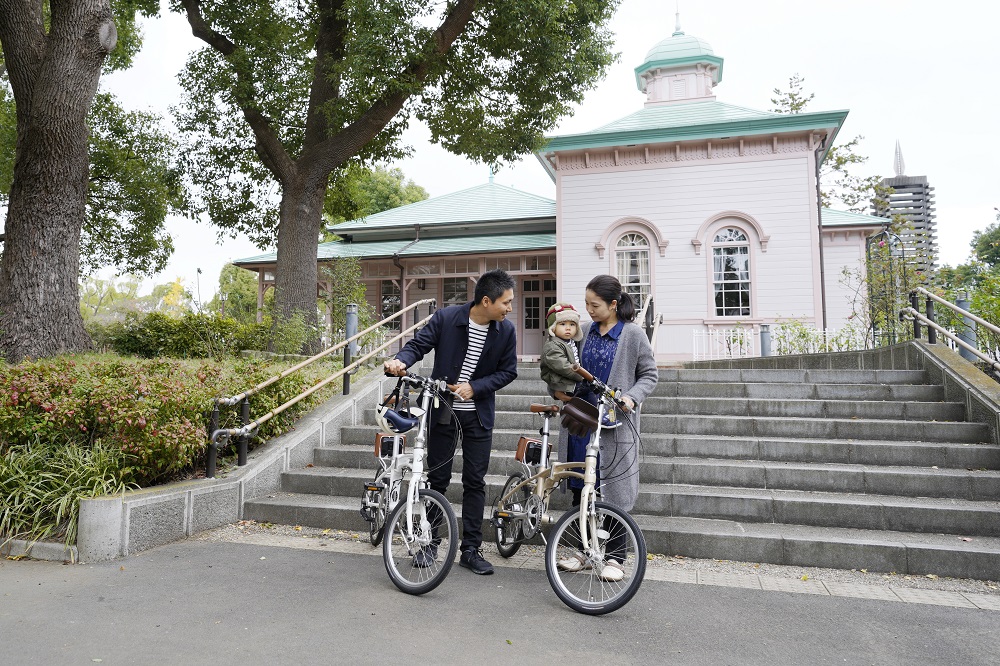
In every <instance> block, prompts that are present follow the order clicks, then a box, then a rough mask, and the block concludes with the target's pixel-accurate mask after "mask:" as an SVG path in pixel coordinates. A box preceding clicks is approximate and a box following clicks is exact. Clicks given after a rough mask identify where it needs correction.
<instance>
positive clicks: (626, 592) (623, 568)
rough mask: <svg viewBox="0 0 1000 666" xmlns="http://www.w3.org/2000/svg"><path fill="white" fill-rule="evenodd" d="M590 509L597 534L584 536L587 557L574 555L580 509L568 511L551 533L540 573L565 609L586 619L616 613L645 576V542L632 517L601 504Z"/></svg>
mask: <svg viewBox="0 0 1000 666" xmlns="http://www.w3.org/2000/svg"><path fill="white" fill-rule="evenodd" d="M594 507H595V510H596V512H597V519H596V525H597V534H590V535H589V537H588V541H589V543H590V547H591V551H590V554H589V555H588V554H583V553H581V551H580V544H581V543H582V541H581V539H580V535H581V534H582V530H581V526H580V509H579V507H574V508H572V509H570V510H569V511H567V512H566V513H565V514H564V515H563V516H562V518H560V519H559V521H558V522H556V524H555V527H553V528H552V533H551V534H550V535H549V542H548V545H547V546H546V549H545V573H546V575H547V576H548V579H549V584H550V585H551V586H552V589H553V591H555V593H556V596H558V597H559V599H560V600H562V602H563V603H565V604H566V605H567V606H569V607H570V608H572V609H573V610H575V611H577V612H579V613H584V614H586V615H603V614H605V613H610V612H612V611H615V610H618V609H619V608H621V607H622V606H624V605H625V604H627V603H628V602H629V601H630V600H631V599H632V597H634V596H635V593H636V592H638V591H639V586H640V585H642V577H643V576H644V575H645V573H646V540H645V538H644V537H643V535H642V531H641V530H640V529H639V526H638V525H637V524H636V522H635V520H633V519H632V516H630V515H628V514H627V513H625V512H624V511H622V510H621V509H619V508H617V507H615V506H612V505H610V504H607V503H605V502H595V504H594ZM586 522H588V523H589V520H588V521H586ZM587 529H588V532H589V531H590V529H589V528H587ZM611 563H617V565H616V564H611Z"/></svg>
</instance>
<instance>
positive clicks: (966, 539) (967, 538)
mask: <svg viewBox="0 0 1000 666" xmlns="http://www.w3.org/2000/svg"><path fill="white" fill-rule="evenodd" d="M958 538H959V539H961V540H962V541H972V539H970V538H969V537H958Z"/></svg>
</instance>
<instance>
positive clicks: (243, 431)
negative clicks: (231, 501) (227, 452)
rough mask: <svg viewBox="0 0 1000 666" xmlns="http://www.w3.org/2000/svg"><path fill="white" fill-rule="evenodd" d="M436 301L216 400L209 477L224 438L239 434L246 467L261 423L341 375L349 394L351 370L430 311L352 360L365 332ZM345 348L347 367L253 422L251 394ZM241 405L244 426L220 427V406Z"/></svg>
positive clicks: (424, 302) (430, 303)
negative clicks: (255, 432) (244, 389)
mask: <svg viewBox="0 0 1000 666" xmlns="http://www.w3.org/2000/svg"><path fill="white" fill-rule="evenodd" d="M435 304H436V301H435V300H434V299H430V298H429V299H424V300H422V301H417V302H416V303H413V304H411V305H409V306H407V307H405V308H403V309H401V310H400V311H399V312H396V313H394V314H393V315H391V316H389V317H386V318H385V319H383V320H382V321H380V322H378V323H376V324H373V325H371V326H369V327H368V328H366V329H365V330H363V331H359V332H358V333H356V334H354V335H352V336H351V337H349V338H347V339H345V340H343V341H341V342H338V343H337V344H335V345H333V346H332V347H330V348H329V349H324V350H323V351H321V352H320V353H318V354H316V355H315V356H312V357H310V358H308V359H306V360H304V361H302V362H301V363H298V364H296V365H294V366H292V367H291V368H288V369H287V370H283V371H282V372H280V373H278V374H276V375H274V376H273V377H269V378H268V379H265V380H264V381H262V382H261V383H260V384H257V385H256V386H254V387H253V388H251V389H248V390H246V391H244V392H243V393H239V394H237V395H234V396H231V397H228V398H216V399H215V400H214V404H213V408H212V413H211V417H210V419H209V433H210V436H209V443H208V457H207V458H208V459H207V461H206V465H205V476H206V477H208V478H210V479H211V478H214V477H215V471H216V461H217V457H218V447H219V444H220V443H221V442H224V441H226V440H228V439H230V438H232V437H237V438H238V440H237V454H236V455H237V462H236V464H237V465H238V466H241V467H242V466H243V465H245V464H246V462H247V449H248V445H249V440H250V436H251V434H252V433H253V432H254V431H256V430H257V429H258V428H259V427H260V426H261V425H263V424H264V423H266V422H267V421H269V420H270V419H272V418H274V417H275V416H277V415H278V414H281V413H282V412H284V411H285V410H286V409H288V408H289V407H292V406H293V405H295V404H296V403H298V402H301V401H302V400H304V399H306V398H308V397H309V396H310V395H312V394H313V393H315V392H316V391H318V390H319V389H321V388H323V387H324V386H326V385H327V384H329V383H330V382H332V381H334V380H336V379H339V378H340V377H344V378H345V379H344V392H345V394H347V393H348V392H349V390H350V385H349V383H348V382H349V380H348V376H349V373H350V372H351V371H352V370H355V369H357V368H358V367H360V366H361V364H362V363H364V362H365V361H367V360H369V359H371V358H372V357H374V356H375V355H376V354H378V353H379V352H380V351H382V350H383V349H385V348H387V347H389V346H391V345H392V344H394V343H395V342H397V341H400V340H402V339H404V338H405V337H406V336H407V335H409V334H410V333H412V332H413V331H416V330H417V329H418V328H420V327H421V326H423V325H424V324H426V323H427V321H428V320H429V319H430V314H429V315H428V316H427V317H425V318H424V319H422V320H420V321H418V322H416V323H415V324H414V325H413V326H411V327H410V328H408V329H406V330H405V331H401V332H400V333H399V334H397V335H396V336H394V337H392V338H389V339H387V340H384V341H383V342H382V344H381V345H379V346H377V347H375V348H374V349H372V350H371V351H369V352H368V353H366V354H364V355H363V356H361V357H359V358H358V359H357V360H355V361H353V362H351V353H350V349H351V343H353V342H356V341H357V340H359V339H360V338H362V337H364V336H365V335H367V334H369V333H371V332H372V331H374V330H376V329H379V328H381V327H382V326H384V325H385V324H386V322H389V321H392V320H393V319H396V318H398V317H402V316H403V315H404V314H405V313H406V312H407V311H409V310H414V311H415V312H416V310H417V308H418V307H420V306H421V305H428V309H429V310H430V312H431V314H433V311H434V306H435ZM341 349H343V350H344V367H343V368H341V369H340V370H338V371H337V372H335V373H334V374H332V375H330V376H329V377H327V378H326V379H324V380H323V381H321V382H319V383H317V384H316V385H315V386H313V387H312V388H309V389H307V390H305V391H303V392H302V393H300V394H299V395H297V396H295V397H294V398H292V399H291V400H289V401H288V402H286V403H285V404H283V405H281V406H280V407H276V408H275V409H273V410H271V411H270V412H268V413H267V414H265V415H264V416H262V417H260V418H258V419H256V420H255V421H252V422H251V421H250V397H251V396H253V395H254V394H256V393H259V392H260V391H262V390H264V389H265V388H267V387H268V386H270V385H271V384H274V383H275V382H277V381H279V380H281V379H283V378H285V377H287V376H289V375H290V374H292V373H294V372H297V371H299V370H301V369H302V368H305V367H306V366H308V365H310V364H312V363H315V362H316V361H318V360H320V359H322V358H324V357H326V356H329V355H330V354H332V353H334V352H336V351H339V350H341ZM237 404H239V405H240V423H241V427H239V428H223V429H219V408H220V407H232V406H234V405H237Z"/></svg>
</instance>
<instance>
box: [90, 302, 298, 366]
mask: <svg viewBox="0 0 1000 666" xmlns="http://www.w3.org/2000/svg"><path fill="white" fill-rule="evenodd" d="M96 329H97V327H91V328H90V329H88V330H91V331H92V335H94V337H95V338H96V339H97V340H100V341H101V342H103V343H104V344H106V345H107V347H108V348H109V349H112V350H114V351H115V352H116V353H118V354H122V355H125V356H139V357H142V358H157V357H161V356H167V357H171V358H221V357H223V356H233V355H235V354H237V353H239V352H240V351H242V350H245V349H251V350H258V351H263V350H265V349H267V343H268V340H269V337H270V323H269V322H265V323H261V324H258V323H256V322H249V323H243V322H239V321H237V320H235V319H232V318H228V317H221V316H218V315H215V314H214V313H194V312H188V313H186V314H185V315H183V316H181V317H171V316H169V315H167V314H165V313H162V312H151V313H149V314H142V313H129V314H127V315H126V317H125V321H123V322H116V323H112V324H111V325H109V326H107V327H105V328H104V329H103V330H101V331H97V330H96ZM97 340H95V342H96V341H97ZM286 353H289V352H286Z"/></svg>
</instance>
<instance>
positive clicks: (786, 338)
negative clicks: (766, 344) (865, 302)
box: [771, 319, 869, 356]
mask: <svg viewBox="0 0 1000 666" xmlns="http://www.w3.org/2000/svg"><path fill="white" fill-rule="evenodd" d="M868 333H869V332H868V331H866V330H864V329H862V328H860V327H859V326H858V324H857V323H856V322H855V321H854V320H853V319H851V320H849V321H848V322H847V323H846V324H845V325H844V326H843V327H841V328H840V329H839V330H837V331H834V332H833V334H832V335H827V334H825V333H824V332H822V331H819V330H817V329H816V328H815V327H813V326H810V325H808V324H806V323H805V322H802V321H800V320H797V319H790V320H787V321H784V322H782V323H781V324H779V325H777V326H775V327H774V328H773V329H772V330H771V346H772V349H773V350H774V353H775V355H777V356H785V355H788V354H820V353H824V352H839V351H856V350H859V349H865V348H866V347H867V344H866V339H867V337H868Z"/></svg>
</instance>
